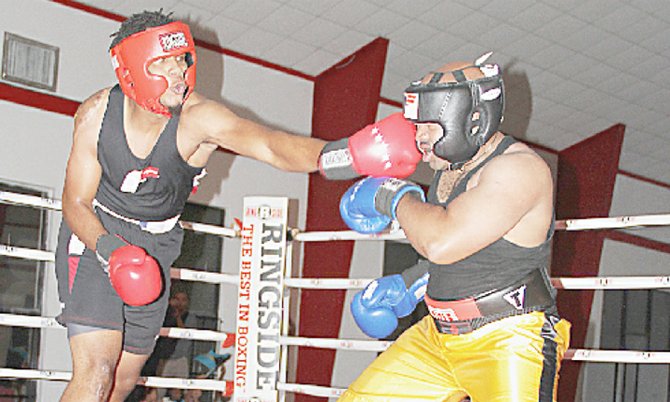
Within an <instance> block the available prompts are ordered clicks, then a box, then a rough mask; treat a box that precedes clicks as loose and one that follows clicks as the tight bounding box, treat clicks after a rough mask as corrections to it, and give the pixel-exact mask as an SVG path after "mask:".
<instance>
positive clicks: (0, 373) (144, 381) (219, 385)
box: [0, 368, 232, 392]
mask: <svg viewBox="0 0 670 402" xmlns="http://www.w3.org/2000/svg"><path fill="white" fill-rule="evenodd" d="M0 378H12V379H27V380H48V381H70V380H71V379H72V373H71V372H69V371H52V370H33V369H10V368H0ZM137 383H138V384H139V385H144V386H147V387H153V388H181V389H201V390H206V391H221V392H227V391H230V390H232V383H231V382H230V381H218V380H209V379H195V378H168V377H140V379H139V380H138V382H137Z"/></svg>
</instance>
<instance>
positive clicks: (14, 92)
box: [0, 82, 80, 116]
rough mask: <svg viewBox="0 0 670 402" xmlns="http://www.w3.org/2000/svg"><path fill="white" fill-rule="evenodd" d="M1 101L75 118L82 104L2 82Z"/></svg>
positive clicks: (0, 85)
mask: <svg viewBox="0 0 670 402" xmlns="http://www.w3.org/2000/svg"><path fill="white" fill-rule="evenodd" d="M0 99H2V100H6V101H9V102H13V103H18V104H20V105H24V106H30V107H34V108H37V109H41V110H46V111H49V112H54V113H60V114H64V115H68V116H74V114H75V112H76V111H77V108H78V107H79V105H80V102H77V101H73V100H71V99H66V98H61V97H59V96H56V95H51V94H45V93H43V92H37V91H32V90H29V89H23V88H19V87H15V86H12V85H8V84H5V83H2V82H0Z"/></svg>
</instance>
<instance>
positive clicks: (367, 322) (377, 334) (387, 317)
mask: <svg viewBox="0 0 670 402" xmlns="http://www.w3.org/2000/svg"><path fill="white" fill-rule="evenodd" d="M350 309H351V315H352V316H354V321H356V325H358V328H360V329H361V331H363V333H364V334H365V335H367V336H369V337H370V338H377V339H380V338H386V337H387V336H389V335H391V333H392V332H393V331H394V330H395V329H396V328H397V327H398V317H397V316H396V315H395V314H394V313H393V311H392V310H391V309H390V308H386V307H373V308H370V307H365V306H364V305H363V304H362V303H361V292H358V293H356V295H355V296H354V299H353V300H352V301H351V306H350Z"/></svg>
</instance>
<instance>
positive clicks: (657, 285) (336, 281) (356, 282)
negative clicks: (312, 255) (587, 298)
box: [284, 276, 670, 290]
mask: <svg viewBox="0 0 670 402" xmlns="http://www.w3.org/2000/svg"><path fill="white" fill-rule="evenodd" d="M373 280H374V279H341V278H286V279H285V280H284V284H285V285H286V286H288V287H292V288H299V289H338V290H340V289H346V290H350V289H363V288H365V286H366V285H367V284H368V283H370V282H372V281H373ZM551 283H552V284H553V285H554V287H555V288H556V289H562V290H621V289H631V290H632V289H670V276H608V277H584V278H552V279H551Z"/></svg>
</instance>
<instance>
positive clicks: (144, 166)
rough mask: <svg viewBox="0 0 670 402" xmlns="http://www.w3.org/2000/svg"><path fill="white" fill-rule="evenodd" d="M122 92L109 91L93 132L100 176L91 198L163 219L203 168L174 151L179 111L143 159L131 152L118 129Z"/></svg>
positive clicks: (131, 214) (132, 214) (180, 205)
mask: <svg viewBox="0 0 670 402" xmlns="http://www.w3.org/2000/svg"><path fill="white" fill-rule="evenodd" d="M123 100H124V96H123V92H122V91H121V89H120V88H119V86H118V85H116V86H114V87H113V88H112V89H111V91H110V93H109V101H108V103H107V110H106V111H105V116H104V118H103V120H102V127H101V129H100V135H99V137H98V161H99V162H100V165H101V166H102V177H101V178H100V186H99V187H98V192H97V193H96V196H95V198H96V199H97V200H98V201H99V202H100V203H101V204H102V205H104V206H105V207H107V208H109V209H111V210H112V211H114V212H116V213H118V214H121V215H123V216H126V217H128V218H133V219H138V220H143V221H162V220H165V219H168V218H171V217H174V216H177V215H179V214H181V212H182V210H183V209H184V204H185V203H186V200H187V199H188V197H189V195H190V194H191V191H192V189H193V186H194V179H196V180H197V178H199V177H200V176H199V175H201V173H202V171H203V168H196V167H193V166H190V165H189V164H188V163H186V161H184V159H183V158H182V157H181V155H180V154H179V151H178V150H177V126H178V125H179V116H173V117H172V118H170V120H169V121H168V123H167V124H166V126H165V128H164V129H163V132H162V133H161V134H160V136H159V137H158V141H156V144H155V145H154V147H153V149H152V150H151V153H150V154H149V155H148V156H147V157H146V158H144V159H141V158H138V157H136V156H135V155H133V153H132V152H131V150H130V148H129V146H128V142H127V141H126V135H125V131H124V129H123Z"/></svg>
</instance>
